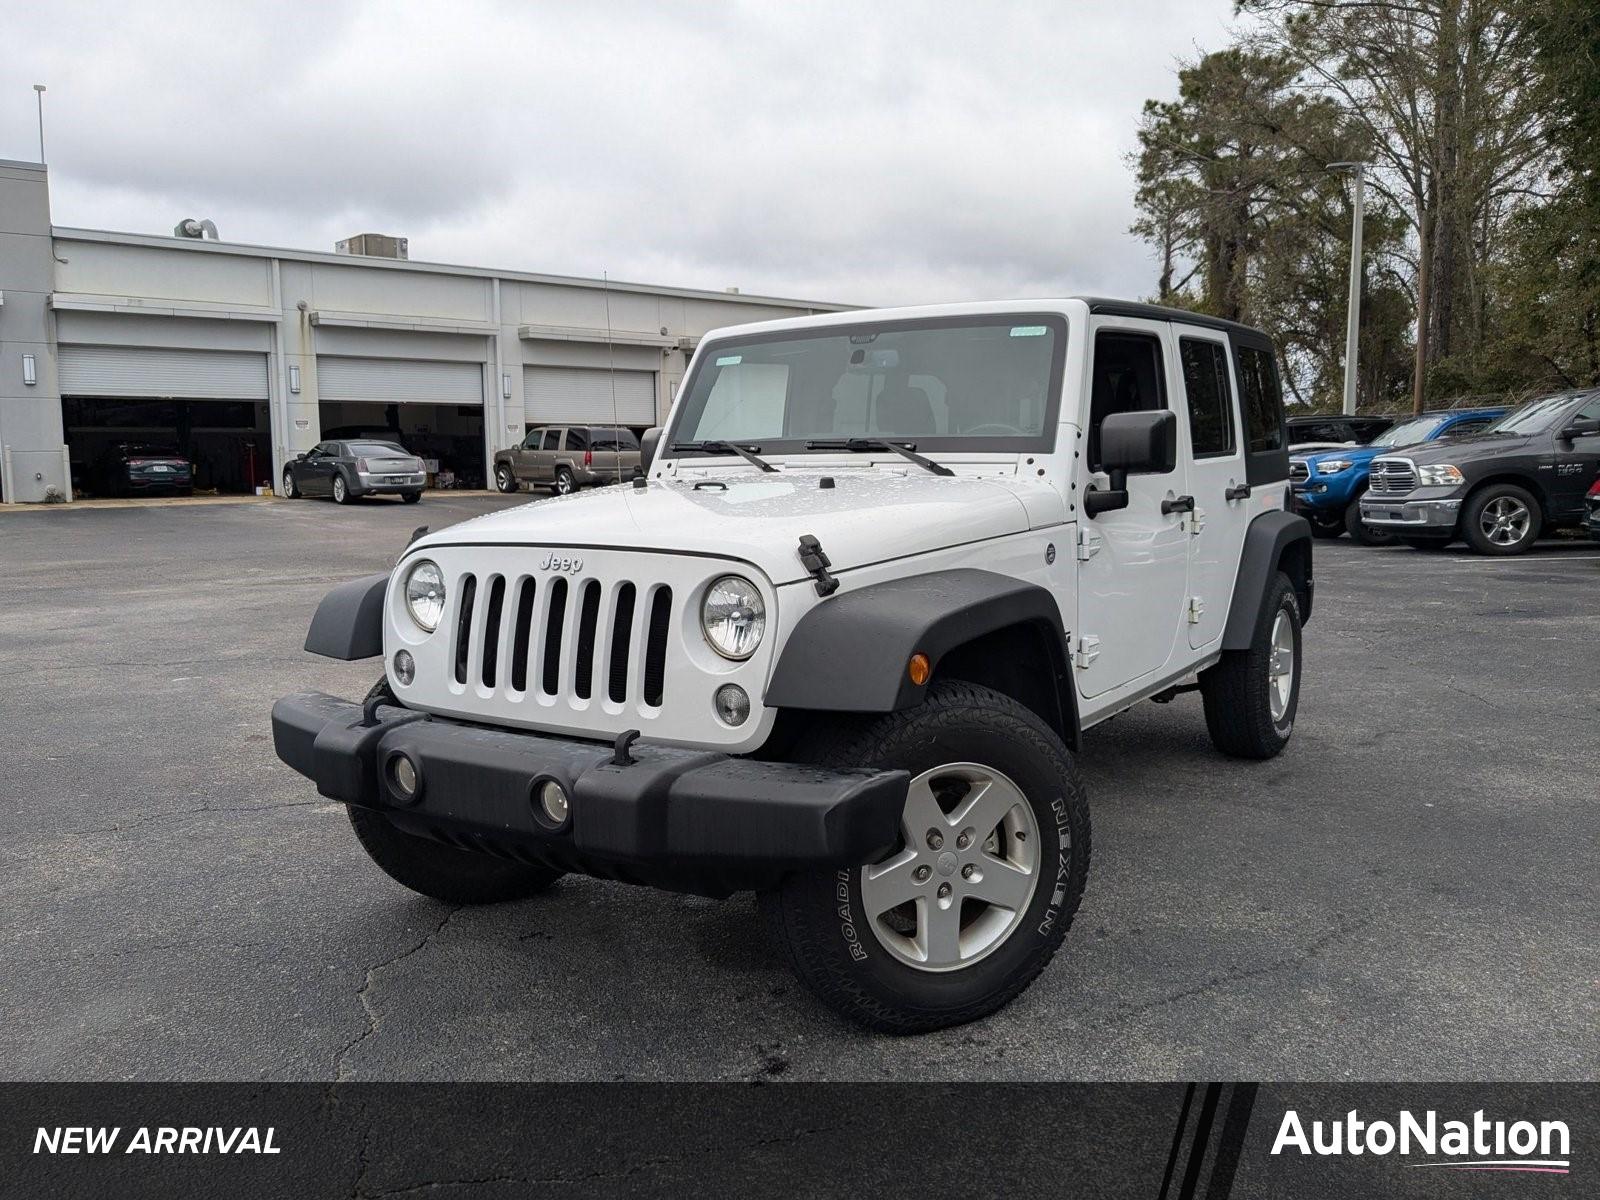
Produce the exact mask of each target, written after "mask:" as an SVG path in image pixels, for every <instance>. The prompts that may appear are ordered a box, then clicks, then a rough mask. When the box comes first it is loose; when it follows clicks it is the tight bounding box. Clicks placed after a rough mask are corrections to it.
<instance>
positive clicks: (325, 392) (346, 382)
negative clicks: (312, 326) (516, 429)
mask: <svg viewBox="0 0 1600 1200" xmlns="http://www.w3.org/2000/svg"><path fill="white" fill-rule="evenodd" d="M317 395H318V398H319V399H322V400H358V401H366V402H368V403H373V404H482V403H483V368H482V367H481V366H480V365H479V364H477V363H470V362H427V361H423V360H421V359H412V358H345V357H342V356H336V355H331V354H325V355H321V356H319V357H318V358H317Z"/></svg>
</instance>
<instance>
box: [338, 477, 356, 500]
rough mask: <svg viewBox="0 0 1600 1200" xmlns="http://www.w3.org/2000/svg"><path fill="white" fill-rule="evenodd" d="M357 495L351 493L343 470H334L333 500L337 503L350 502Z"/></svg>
mask: <svg viewBox="0 0 1600 1200" xmlns="http://www.w3.org/2000/svg"><path fill="white" fill-rule="evenodd" d="M354 499H355V497H354V496H352V495H351V494H350V485H349V483H347V482H346V481H345V477H344V473H343V472H342V471H336V472H334V476H333V502H334V503H335V504H349V503H350V502H351V501H352V500H354Z"/></svg>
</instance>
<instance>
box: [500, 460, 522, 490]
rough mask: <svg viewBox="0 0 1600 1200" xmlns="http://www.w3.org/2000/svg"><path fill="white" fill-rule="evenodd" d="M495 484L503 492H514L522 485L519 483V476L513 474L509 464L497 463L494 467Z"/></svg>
mask: <svg viewBox="0 0 1600 1200" xmlns="http://www.w3.org/2000/svg"><path fill="white" fill-rule="evenodd" d="M494 486H495V487H496V488H497V489H498V490H500V491H502V492H514V491H516V490H517V488H518V487H520V486H521V485H520V484H518V483H517V477H516V476H515V475H514V474H512V471H511V468H510V467H509V466H508V465H506V464H505V463H497V464H495V468H494Z"/></svg>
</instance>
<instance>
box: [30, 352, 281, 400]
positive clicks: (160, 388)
mask: <svg viewBox="0 0 1600 1200" xmlns="http://www.w3.org/2000/svg"><path fill="white" fill-rule="evenodd" d="M59 367H60V372H61V394H62V395H63V396H153V397H163V398H165V397H172V398H173V399H188V400H265V399H266V398H267V356H266V355H265V354H252V353H246V352H244V351H239V350H155V349H149V348H145V347H138V346H71V345H64V346H62V347H61V348H60V351H59Z"/></svg>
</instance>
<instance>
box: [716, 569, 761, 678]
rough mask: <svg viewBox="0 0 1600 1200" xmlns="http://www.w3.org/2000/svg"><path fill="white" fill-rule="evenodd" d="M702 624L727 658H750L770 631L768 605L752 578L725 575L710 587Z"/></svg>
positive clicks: (719, 650) (717, 648)
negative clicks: (765, 634)
mask: <svg viewBox="0 0 1600 1200" xmlns="http://www.w3.org/2000/svg"><path fill="white" fill-rule="evenodd" d="M700 628H701V629H703V630H704V631H705V635H706V641H707V642H709V643H710V644H711V648H712V649H713V650H715V651H716V652H717V653H718V654H720V655H722V657H723V658H733V659H740V658H749V657H750V656H751V655H752V654H754V653H755V652H756V647H757V646H759V645H761V635H762V634H764V633H765V632H766V631H767V606H766V605H765V604H764V603H762V600H761V593H760V592H758V591H757V590H756V585H755V584H753V583H751V582H750V581H749V580H748V579H741V578H740V577H739V576H737V575H724V576H723V577H722V578H721V579H718V580H716V581H715V582H714V583H713V584H712V585H711V586H710V587H708V588H707V589H706V598H705V600H704V602H703V603H702V604H701V605H700Z"/></svg>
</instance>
